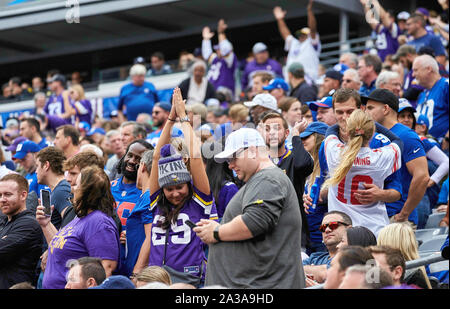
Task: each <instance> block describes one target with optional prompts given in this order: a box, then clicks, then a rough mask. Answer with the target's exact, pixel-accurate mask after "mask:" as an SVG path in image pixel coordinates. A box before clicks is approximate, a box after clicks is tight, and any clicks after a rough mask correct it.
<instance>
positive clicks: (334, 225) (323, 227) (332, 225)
mask: <svg viewBox="0 0 450 309" xmlns="http://www.w3.org/2000/svg"><path fill="white" fill-rule="evenodd" d="M339 224H342V225H344V226H348V224H347V223H344V222H339V221H333V222H330V223H326V224H322V225H321V226H320V227H319V231H321V232H322V233H325V231H326V229H327V227H329V228H330V230H332V231H334V230H335V229H337V228H338V227H339Z"/></svg>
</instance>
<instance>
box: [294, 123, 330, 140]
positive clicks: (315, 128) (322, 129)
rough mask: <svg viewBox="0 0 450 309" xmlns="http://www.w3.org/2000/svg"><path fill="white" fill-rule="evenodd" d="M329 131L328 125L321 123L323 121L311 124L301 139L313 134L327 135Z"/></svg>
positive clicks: (301, 135) (301, 134)
mask: <svg viewBox="0 0 450 309" xmlns="http://www.w3.org/2000/svg"><path fill="white" fill-rule="evenodd" d="M327 129H328V125H327V124H326V123H324V122H321V121H316V122H311V123H310V124H309V125H308V126H307V127H306V129H305V131H303V132H302V133H300V138H305V137H308V136H310V135H311V134H313V133H319V134H321V135H325V133H326V132H327Z"/></svg>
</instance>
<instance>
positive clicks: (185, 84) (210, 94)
mask: <svg viewBox="0 0 450 309" xmlns="http://www.w3.org/2000/svg"><path fill="white" fill-rule="evenodd" d="M190 84H191V78H190V77H189V78H186V79H185V80H184V81H182V82H181V84H180V85H179V86H178V87H180V90H181V95H182V96H183V99H186V100H187V98H188V92H189V85H190ZM215 97H216V89H215V88H214V85H213V84H211V83H210V82H208V85H207V86H206V93H205V100H204V101H203V103H205V101H206V100H208V99H210V98H215Z"/></svg>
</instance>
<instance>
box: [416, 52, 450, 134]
mask: <svg viewBox="0 0 450 309" xmlns="http://www.w3.org/2000/svg"><path fill="white" fill-rule="evenodd" d="M413 76H414V77H415V78H416V79H417V81H418V82H419V84H420V85H421V86H423V87H424V88H425V90H424V91H423V92H422V93H421V94H420V95H419V97H418V99H417V108H416V109H417V112H418V113H419V114H422V115H425V116H426V117H427V118H428V121H429V127H428V132H429V134H431V135H432V136H434V137H436V138H438V139H442V138H443V137H444V135H445V133H447V131H448V128H449V125H448V121H449V108H448V104H449V98H448V96H449V93H448V78H444V77H441V75H440V74H439V66H438V63H437V61H436V60H435V59H434V58H433V57H431V56H429V55H422V56H419V57H417V58H416V59H415V60H414V63H413Z"/></svg>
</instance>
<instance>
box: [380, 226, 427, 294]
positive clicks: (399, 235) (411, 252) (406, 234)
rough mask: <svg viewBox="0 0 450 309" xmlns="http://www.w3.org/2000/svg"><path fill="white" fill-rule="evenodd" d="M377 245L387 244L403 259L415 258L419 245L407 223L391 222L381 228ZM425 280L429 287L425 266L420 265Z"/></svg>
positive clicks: (416, 257) (417, 254) (417, 256)
mask: <svg viewBox="0 0 450 309" xmlns="http://www.w3.org/2000/svg"><path fill="white" fill-rule="evenodd" d="M377 245H378V246H388V247H391V248H394V249H398V250H400V251H401V253H402V255H403V257H404V258H405V261H412V260H417V259H418V258H419V257H420V256H419V246H418V244H417V239H416V235H415V234H414V231H413V229H412V227H411V226H410V225H409V224H408V223H391V224H388V225H386V226H385V227H384V228H382V229H381V230H380V232H379V234H378V239H377ZM419 269H420V270H421V271H422V273H423V276H424V278H425V281H426V283H427V286H428V288H429V289H431V284H430V281H429V280H428V276H427V273H426V271H425V267H423V266H421V267H419Z"/></svg>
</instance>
